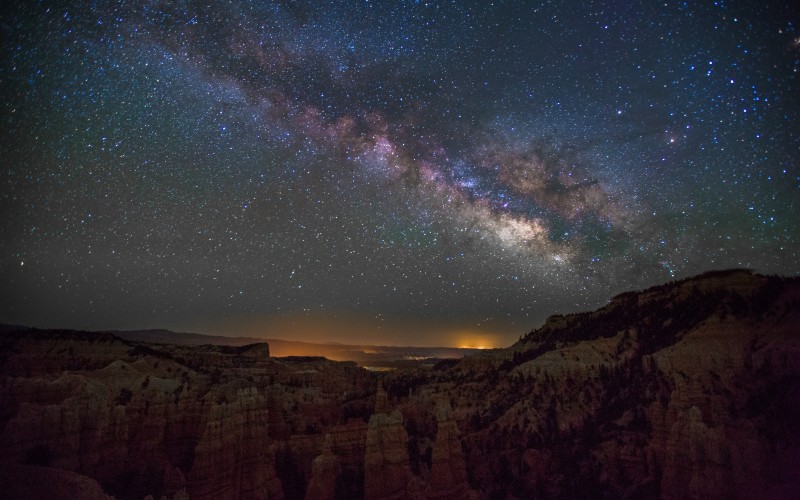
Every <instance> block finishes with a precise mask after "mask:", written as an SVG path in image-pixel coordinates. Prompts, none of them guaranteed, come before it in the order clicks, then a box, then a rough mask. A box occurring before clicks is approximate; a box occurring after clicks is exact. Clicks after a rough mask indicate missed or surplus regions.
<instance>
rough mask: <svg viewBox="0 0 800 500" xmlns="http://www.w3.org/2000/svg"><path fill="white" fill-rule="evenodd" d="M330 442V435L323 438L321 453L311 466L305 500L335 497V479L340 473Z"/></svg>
mask: <svg viewBox="0 0 800 500" xmlns="http://www.w3.org/2000/svg"><path fill="white" fill-rule="evenodd" d="M332 441H333V440H332V439H331V436H330V434H328V435H326V436H325V444H324V445H323V446H322V453H320V455H319V456H318V457H317V458H315V459H314V462H312V464H311V481H309V483H308V489H306V500H333V499H334V498H335V496H336V478H337V477H339V473H340V472H341V465H340V464H339V459H338V458H336V455H334V454H333V451H332V450H331V447H332Z"/></svg>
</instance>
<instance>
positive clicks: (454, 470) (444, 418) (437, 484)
mask: <svg viewBox="0 0 800 500" xmlns="http://www.w3.org/2000/svg"><path fill="white" fill-rule="evenodd" d="M437 406H438V407H437V409H436V422H437V432H436V441H435V442H434V444H433V453H432V455H431V479H430V483H429V484H428V488H427V491H426V493H427V497H428V498H431V499H434V498H436V499H451V500H463V499H469V498H476V496H475V493H474V492H473V491H472V490H471V489H470V487H469V483H468V482H467V468H466V464H465V463H464V451H463V450H462V448H461V441H460V439H459V436H460V432H459V430H458V426H457V425H456V422H455V420H453V411H452V410H451V408H450V405H449V403H447V402H446V401H444V400H440V401H439V402H438V405H437Z"/></svg>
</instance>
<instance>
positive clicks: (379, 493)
mask: <svg viewBox="0 0 800 500" xmlns="http://www.w3.org/2000/svg"><path fill="white" fill-rule="evenodd" d="M388 411H389V404H388V400H387V396H386V392H385V390H384V389H383V386H381V385H380V384H379V385H378V391H377V394H376V396H375V413H374V414H373V415H372V416H371V417H370V418H369V426H368V428H367V444H366V454H365V456H364V497H365V498H366V499H389V498H405V497H407V496H409V491H408V488H409V483H410V482H411V467H410V465H409V462H408V434H407V433H406V430H405V428H404V427H403V415H402V414H401V413H400V412H399V411H397V410H395V411H393V412H391V413H387V412H388Z"/></svg>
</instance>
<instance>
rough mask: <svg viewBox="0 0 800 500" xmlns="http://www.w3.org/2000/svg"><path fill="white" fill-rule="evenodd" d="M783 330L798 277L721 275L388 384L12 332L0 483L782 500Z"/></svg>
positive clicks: (107, 341)
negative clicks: (777, 499) (776, 499)
mask: <svg viewBox="0 0 800 500" xmlns="http://www.w3.org/2000/svg"><path fill="white" fill-rule="evenodd" d="M797 325H800V279H783V278H769V277H763V276H758V275H753V274H752V273H749V272H747V271H733V272H728V273H711V274H707V275H703V276H700V277H697V278H693V279H688V280H683V281H681V282H677V283H671V284H667V285H663V286H660V287H654V288H651V289H649V290H646V291H644V292H630V293H626V294H622V295H619V296H617V297H615V298H614V299H613V300H612V301H611V302H610V303H609V304H608V305H607V306H605V307H603V308H601V309H598V310H597V311H594V312H590V313H581V314H570V315H565V316H554V317H552V318H551V319H549V320H548V322H547V324H545V325H544V326H543V327H542V328H541V329H539V330H537V331H534V332H531V333H530V334H529V335H527V336H525V337H524V338H522V339H521V340H520V342H518V343H517V344H515V345H514V346H512V347H510V348H508V349H496V350H491V351H489V352H483V353H481V354H480V355H477V356H474V357H472V358H469V359H465V360H462V361H447V362H443V363H439V364H436V365H432V364H427V366H418V367H416V368H410V369H400V370H397V371H395V372H391V373H386V374H381V375H375V374H373V373H370V372H368V371H366V370H362V369H359V368H357V367H355V366H354V365H353V364H351V363H334V362H330V361H327V360H325V359H323V358H319V357H294V358H282V359H274V358H270V357H269V355H268V348H267V347H266V346H263V345H249V346H243V347H230V346H228V347H224V346H222V347H221V346H208V345H200V346H196V345H195V346H175V345H155V344H152V345H145V344H136V343H131V342H126V341H122V340H120V339H117V338H115V337H114V336H113V335H107V334H91V333H86V332H64V331H37V330H30V329H26V330H22V331H20V332H18V334H15V333H14V332H10V333H9V332H5V333H4V334H3V335H2V336H0V483H2V484H0V487H3V489H1V490H0V491H3V494H4V495H6V496H8V495H12V498H13V496H14V495H16V496H17V497H20V496H21V497H26V496H31V497H51V498H60V497H59V495H62V492H68V495H69V496H70V497H75V498H81V496H80V495H82V494H83V495H85V496H84V497H85V498H104V497H105V496H106V495H113V496H114V497H116V498H118V499H121V500H123V499H135V500H141V499H143V498H146V497H152V498H154V499H156V498H162V497H165V498H167V499H172V500H182V499H184V498H186V497H187V496H189V495H191V497H192V498H229V499H239V498H280V497H281V496H285V497H286V498H292V499H302V498H304V497H305V498H332V497H339V498H342V497H346V498H360V497H366V498H368V499H376V498H398V499H399V498H459V497H464V498H472V497H475V496H477V497H479V498H505V497H513V498H532V497H534V498H564V497H580V496H583V495H584V494H585V493H586V492H591V493H592V494H596V495H597V496H603V497H615V498H667V499H673V498H674V499H677V498H703V499H706V498H712V499H713V498H760V497H768V498H794V497H797V493H798V492H800V473H798V471H800V361H798V360H800V329H798V327H797ZM378 379H380V382H379V380H378ZM376 385H377V390H376V389H375V387H376ZM373 397H374V399H373ZM370 415H371V416H370ZM367 420H368V422H367ZM26 492H28V493H29V494H28V493H26ZM63 496H64V495H62V496H61V497H63Z"/></svg>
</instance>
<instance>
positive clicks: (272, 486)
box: [189, 387, 282, 499]
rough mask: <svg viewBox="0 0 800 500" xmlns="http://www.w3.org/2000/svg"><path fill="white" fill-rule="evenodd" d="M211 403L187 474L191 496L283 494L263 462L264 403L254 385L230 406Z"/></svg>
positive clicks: (211, 395) (209, 399)
mask: <svg viewBox="0 0 800 500" xmlns="http://www.w3.org/2000/svg"><path fill="white" fill-rule="evenodd" d="M216 398H219V395H218V394H217V393H216V392H215V391H211V392H209V394H208V395H207V396H206V402H207V403H209V404H210V405H211V408H210V411H209V414H208V420H207V422H206V426H205V431H204V432H203V435H202V437H201V438H200V441H199V443H198V444H197V448H196V449H195V459H194V464H193V465H192V469H191V472H190V473H189V480H190V487H189V494H190V495H191V497H192V498H197V499H202V498H209V499H211V498H230V499H249V498H253V499H259V498H262V499H266V498H276V497H278V496H280V495H281V494H282V492H281V486H280V483H279V482H278V481H277V478H276V474H275V470H274V468H273V466H272V464H271V461H270V460H265V458H268V453H267V450H268V445H269V443H268V441H267V408H266V399H265V398H264V397H263V396H262V395H260V394H259V393H258V391H257V390H256V388H255V387H250V388H246V389H240V390H238V391H237V392H236V399H235V400H234V401H231V402H230V403H226V402H222V403H214V402H213V401H214V399H216Z"/></svg>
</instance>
